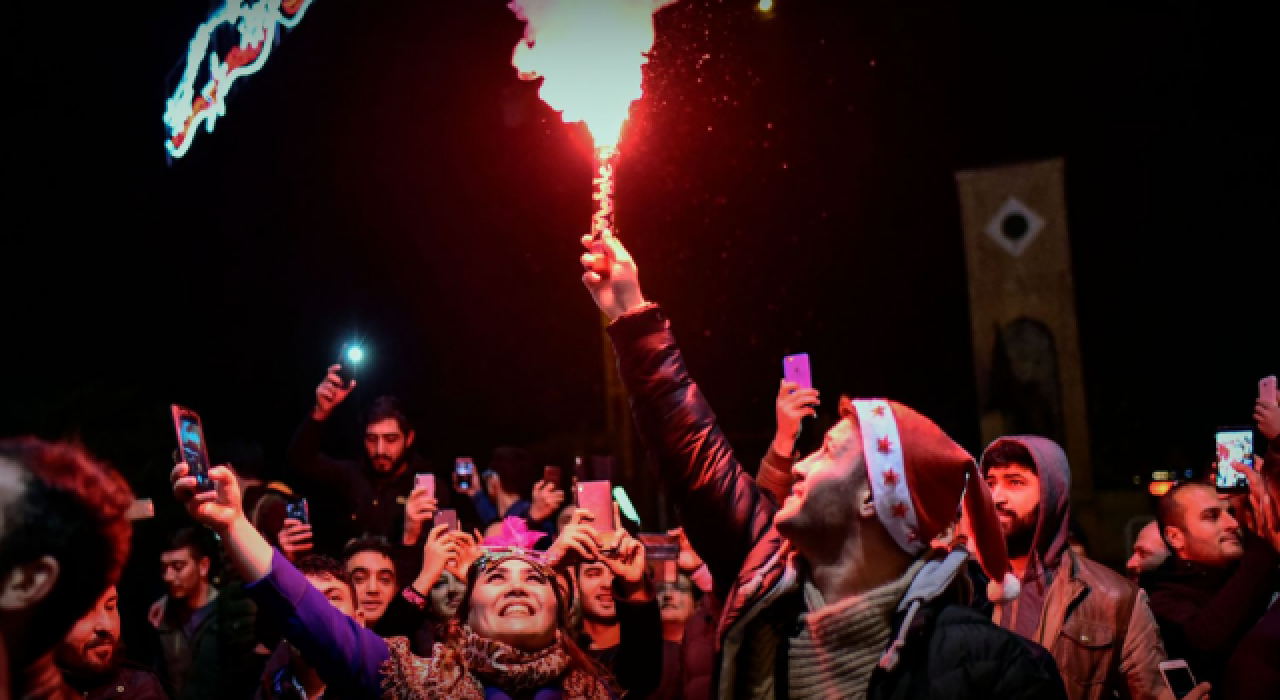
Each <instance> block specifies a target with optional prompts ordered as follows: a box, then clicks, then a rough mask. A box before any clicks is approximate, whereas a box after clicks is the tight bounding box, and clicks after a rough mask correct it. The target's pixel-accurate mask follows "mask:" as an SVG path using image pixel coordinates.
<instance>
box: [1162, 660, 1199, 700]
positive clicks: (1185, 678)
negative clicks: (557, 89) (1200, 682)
mask: <svg viewBox="0 0 1280 700" xmlns="http://www.w3.org/2000/svg"><path fill="white" fill-rule="evenodd" d="M1160 672H1161V673H1163V674H1164V682H1165V683H1168V684H1169V690H1172V691H1173V696H1174V697H1175V698H1184V697H1186V696H1187V693H1190V692H1191V691H1193V690H1195V689H1196V679H1195V676H1193V675H1191V669H1189V668H1187V667H1186V666H1165V667H1162V668H1161V669H1160Z"/></svg>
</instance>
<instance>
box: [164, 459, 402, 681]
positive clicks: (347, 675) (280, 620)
mask: <svg viewBox="0 0 1280 700" xmlns="http://www.w3.org/2000/svg"><path fill="white" fill-rule="evenodd" d="M209 477H210V479H212V480H213V483H214V486H215V490H213V491H206V492H201V493H197V492H196V490H195V487H196V481H195V479H194V478H192V477H190V476H187V465H186V464H179V465H178V466H176V467H174V469H173V473H172V474H171V480H172V481H173V490H174V494H175V495H176V496H177V497H178V500H179V501H180V502H182V503H183V504H185V505H186V508H187V512H189V513H190V514H191V516H192V517H193V518H195V519H196V520H197V521H199V522H201V523H203V524H204V525H207V526H209V527H210V528H212V529H213V530H214V532H216V533H218V536H219V537H220V538H221V539H222V541H223V543H224V544H225V545H226V550H227V555H228V557H229V559H230V560H231V564H232V566H234V567H235V569H236V571H237V572H238V573H239V574H240V577H241V578H242V579H243V580H244V581H245V583H246V586H245V590H246V591H248V592H249V594H250V596H251V597H252V598H253V600H254V602H256V603H257V604H258V614H259V615H261V616H263V617H264V618H265V619H269V620H271V621H272V622H273V623H275V624H276V625H277V626H278V627H279V628H280V629H281V630H282V631H283V633H284V637H285V639H287V640H289V642H290V643H291V644H293V645H294V646H295V647H297V648H298V651H300V652H302V655H303V656H304V657H305V658H306V659H307V661H308V662H309V663H310V665H311V666H312V667H314V668H316V669H318V670H319V672H320V677H321V678H323V679H324V680H325V682H326V683H329V684H331V685H333V686H335V687H338V688H344V689H349V690H354V691H357V692H358V693H359V694H360V696H361V697H377V696H379V695H380V694H381V684H380V681H379V674H378V669H379V668H380V667H381V665H382V663H383V662H384V661H386V660H387V659H388V658H390V652H389V651H388V650H387V644H386V642H385V641H383V639H382V638H381V637H379V636H378V635H376V634H374V633H373V632H371V631H369V630H367V629H365V628H364V627H361V626H360V624H359V623H358V622H356V621H355V620H353V619H351V618H349V617H347V616H346V615H344V614H342V613H341V612H339V611H338V609H337V608H335V607H333V605H332V604H331V603H330V602H329V600H328V599H327V598H325V596H324V594H322V593H320V591H318V590H316V589H315V587H314V586H312V585H311V584H310V583H309V582H308V581H307V579H306V577H304V576H303V575H302V574H300V573H298V570H297V569H295V568H293V565H292V564H290V563H289V562H288V560H286V559H285V558H284V556H283V555H281V554H280V553H279V552H278V551H276V550H274V549H272V548H271V545H269V544H267V541H266V539H264V538H263V537H262V534H261V533H259V532H258V531H257V530H255V529H254V527H253V525H251V524H250V523H249V521H248V519H246V518H245V517H244V510H243V507H242V504H241V502H240V488H239V484H237V483H236V478H235V475H234V474H232V473H231V470H230V469H227V468H226V467H214V468H213V469H210V470H209Z"/></svg>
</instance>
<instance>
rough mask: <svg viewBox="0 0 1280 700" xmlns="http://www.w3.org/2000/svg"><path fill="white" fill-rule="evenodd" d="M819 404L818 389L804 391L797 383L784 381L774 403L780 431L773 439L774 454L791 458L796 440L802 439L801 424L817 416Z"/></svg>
mask: <svg viewBox="0 0 1280 700" xmlns="http://www.w3.org/2000/svg"><path fill="white" fill-rule="evenodd" d="M819 404H820V402H819V400H818V390H817V389H802V388H801V387H800V385H799V384H796V383H795V382H789V381H787V380H785V379H784V380H782V383H781V384H780V385H779V387H778V398H777V401H776V402H775V403H774V412H775V413H776V415H777V419H778V431H777V432H776V433H774V437H773V451H774V452H777V453H778V454H779V455H782V456H783V457H790V456H791V453H792V452H793V451H794V450H795V448H796V438H798V437H800V422H801V421H802V420H804V418H805V416H817V415H818V411H817V408H818V406H819Z"/></svg>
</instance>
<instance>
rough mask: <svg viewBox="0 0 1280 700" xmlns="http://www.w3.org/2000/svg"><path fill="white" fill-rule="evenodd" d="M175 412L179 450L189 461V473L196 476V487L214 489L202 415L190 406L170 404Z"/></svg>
mask: <svg viewBox="0 0 1280 700" xmlns="http://www.w3.org/2000/svg"><path fill="white" fill-rule="evenodd" d="M170 409H171V410H172V412H173V428H174V431H176V433H177V436H178V450H179V452H180V453H181V455H180V456H181V457H182V461H184V462H186V463H187V469H188V470H189V472H188V473H189V474H190V475H191V476H194V477H195V478H196V489H197V490H200V491H212V490H213V482H212V481H210V479H209V466H210V465H209V450H208V448H207V447H206V445H205V441H204V427H203V426H202V425H201V424H200V416H199V415H197V414H196V412H195V411H193V410H191V409H189V408H183V407H182V406H179V405H177V404H173V405H172V406H170Z"/></svg>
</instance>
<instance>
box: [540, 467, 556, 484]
mask: <svg viewBox="0 0 1280 700" xmlns="http://www.w3.org/2000/svg"><path fill="white" fill-rule="evenodd" d="M542 480H543V481H545V482H547V483H548V484H553V485H555V487H556V488H560V467H552V466H546V467H543V468H542Z"/></svg>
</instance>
